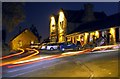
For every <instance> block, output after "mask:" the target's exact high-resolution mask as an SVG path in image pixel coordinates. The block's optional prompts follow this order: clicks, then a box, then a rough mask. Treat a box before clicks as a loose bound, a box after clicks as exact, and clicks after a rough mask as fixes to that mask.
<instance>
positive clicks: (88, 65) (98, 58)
mask: <svg viewBox="0 0 120 79" xmlns="http://www.w3.org/2000/svg"><path fill="white" fill-rule="evenodd" d="M119 52H120V51H118V50H113V51H101V52H100V51H99V52H91V53H90V52H89V53H85V54H75V55H70V56H64V57H56V58H50V59H47V60H44V61H38V62H35V63H32V64H27V65H23V66H18V67H17V66H16V67H13V68H10V67H8V66H5V67H3V71H4V72H3V77H118V53H119Z"/></svg>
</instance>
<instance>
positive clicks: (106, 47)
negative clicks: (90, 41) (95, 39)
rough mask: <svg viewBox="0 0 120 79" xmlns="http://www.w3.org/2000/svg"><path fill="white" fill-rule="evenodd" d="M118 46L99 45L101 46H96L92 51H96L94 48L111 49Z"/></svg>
mask: <svg viewBox="0 0 120 79" xmlns="http://www.w3.org/2000/svg"><path fill="white" fill-rule="evenodd" d="M116 46H117V45H107V46H99V47H95V48H94V49H93V50H92V51H94V50H106V49H109V48H114V47H116Z"/></svg>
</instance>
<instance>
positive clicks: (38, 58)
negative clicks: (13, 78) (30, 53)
mask: <svg viewBox="0 0 120 79" xmlns="http://www.w3.org/2000/svg"><path fill="white" fill-rule="evenodd" d="M48 57H52V56H45V57H37V58H34V59H29V60H24V61H19V62H15V63H13V64H20V63H26V62H31V61H35V60H40V59H44V58H48Z"/></svg>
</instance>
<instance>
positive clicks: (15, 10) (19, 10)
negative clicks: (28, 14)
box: [2, 2, 25, 32]
mask: <svg viewBox="0 0 120 79" xmlns="http://www.w3.org/2000/svg"><path fill="white" fill-rule="evenodd" d="M23 6H24V3H20V2H19V3H18V2H5V3H3V4H2V16H3V17H2V21H3V26H5V28H6V30H7V31H8V32H11V31H12V30H13V29H14V27H16V26H17V25H18V24H19V23H21V22H23V21H24V19H25V15H24V9H23Z"/></svg>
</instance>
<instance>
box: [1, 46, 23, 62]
mask: <svg viewBox="0 0 120 79" xmlns="http://www.w3.org/2000/svg"><path fill="white" fill-rule="evenodd" d="M18 50H21V52H19V53H16V54H12V55H8V56H4V57H1V58H0V60H2V59H6V58H10V57H13V56H17V55H20V54H22V53H24V52H25V51H24V49H21V48H18Z"/></svg>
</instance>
